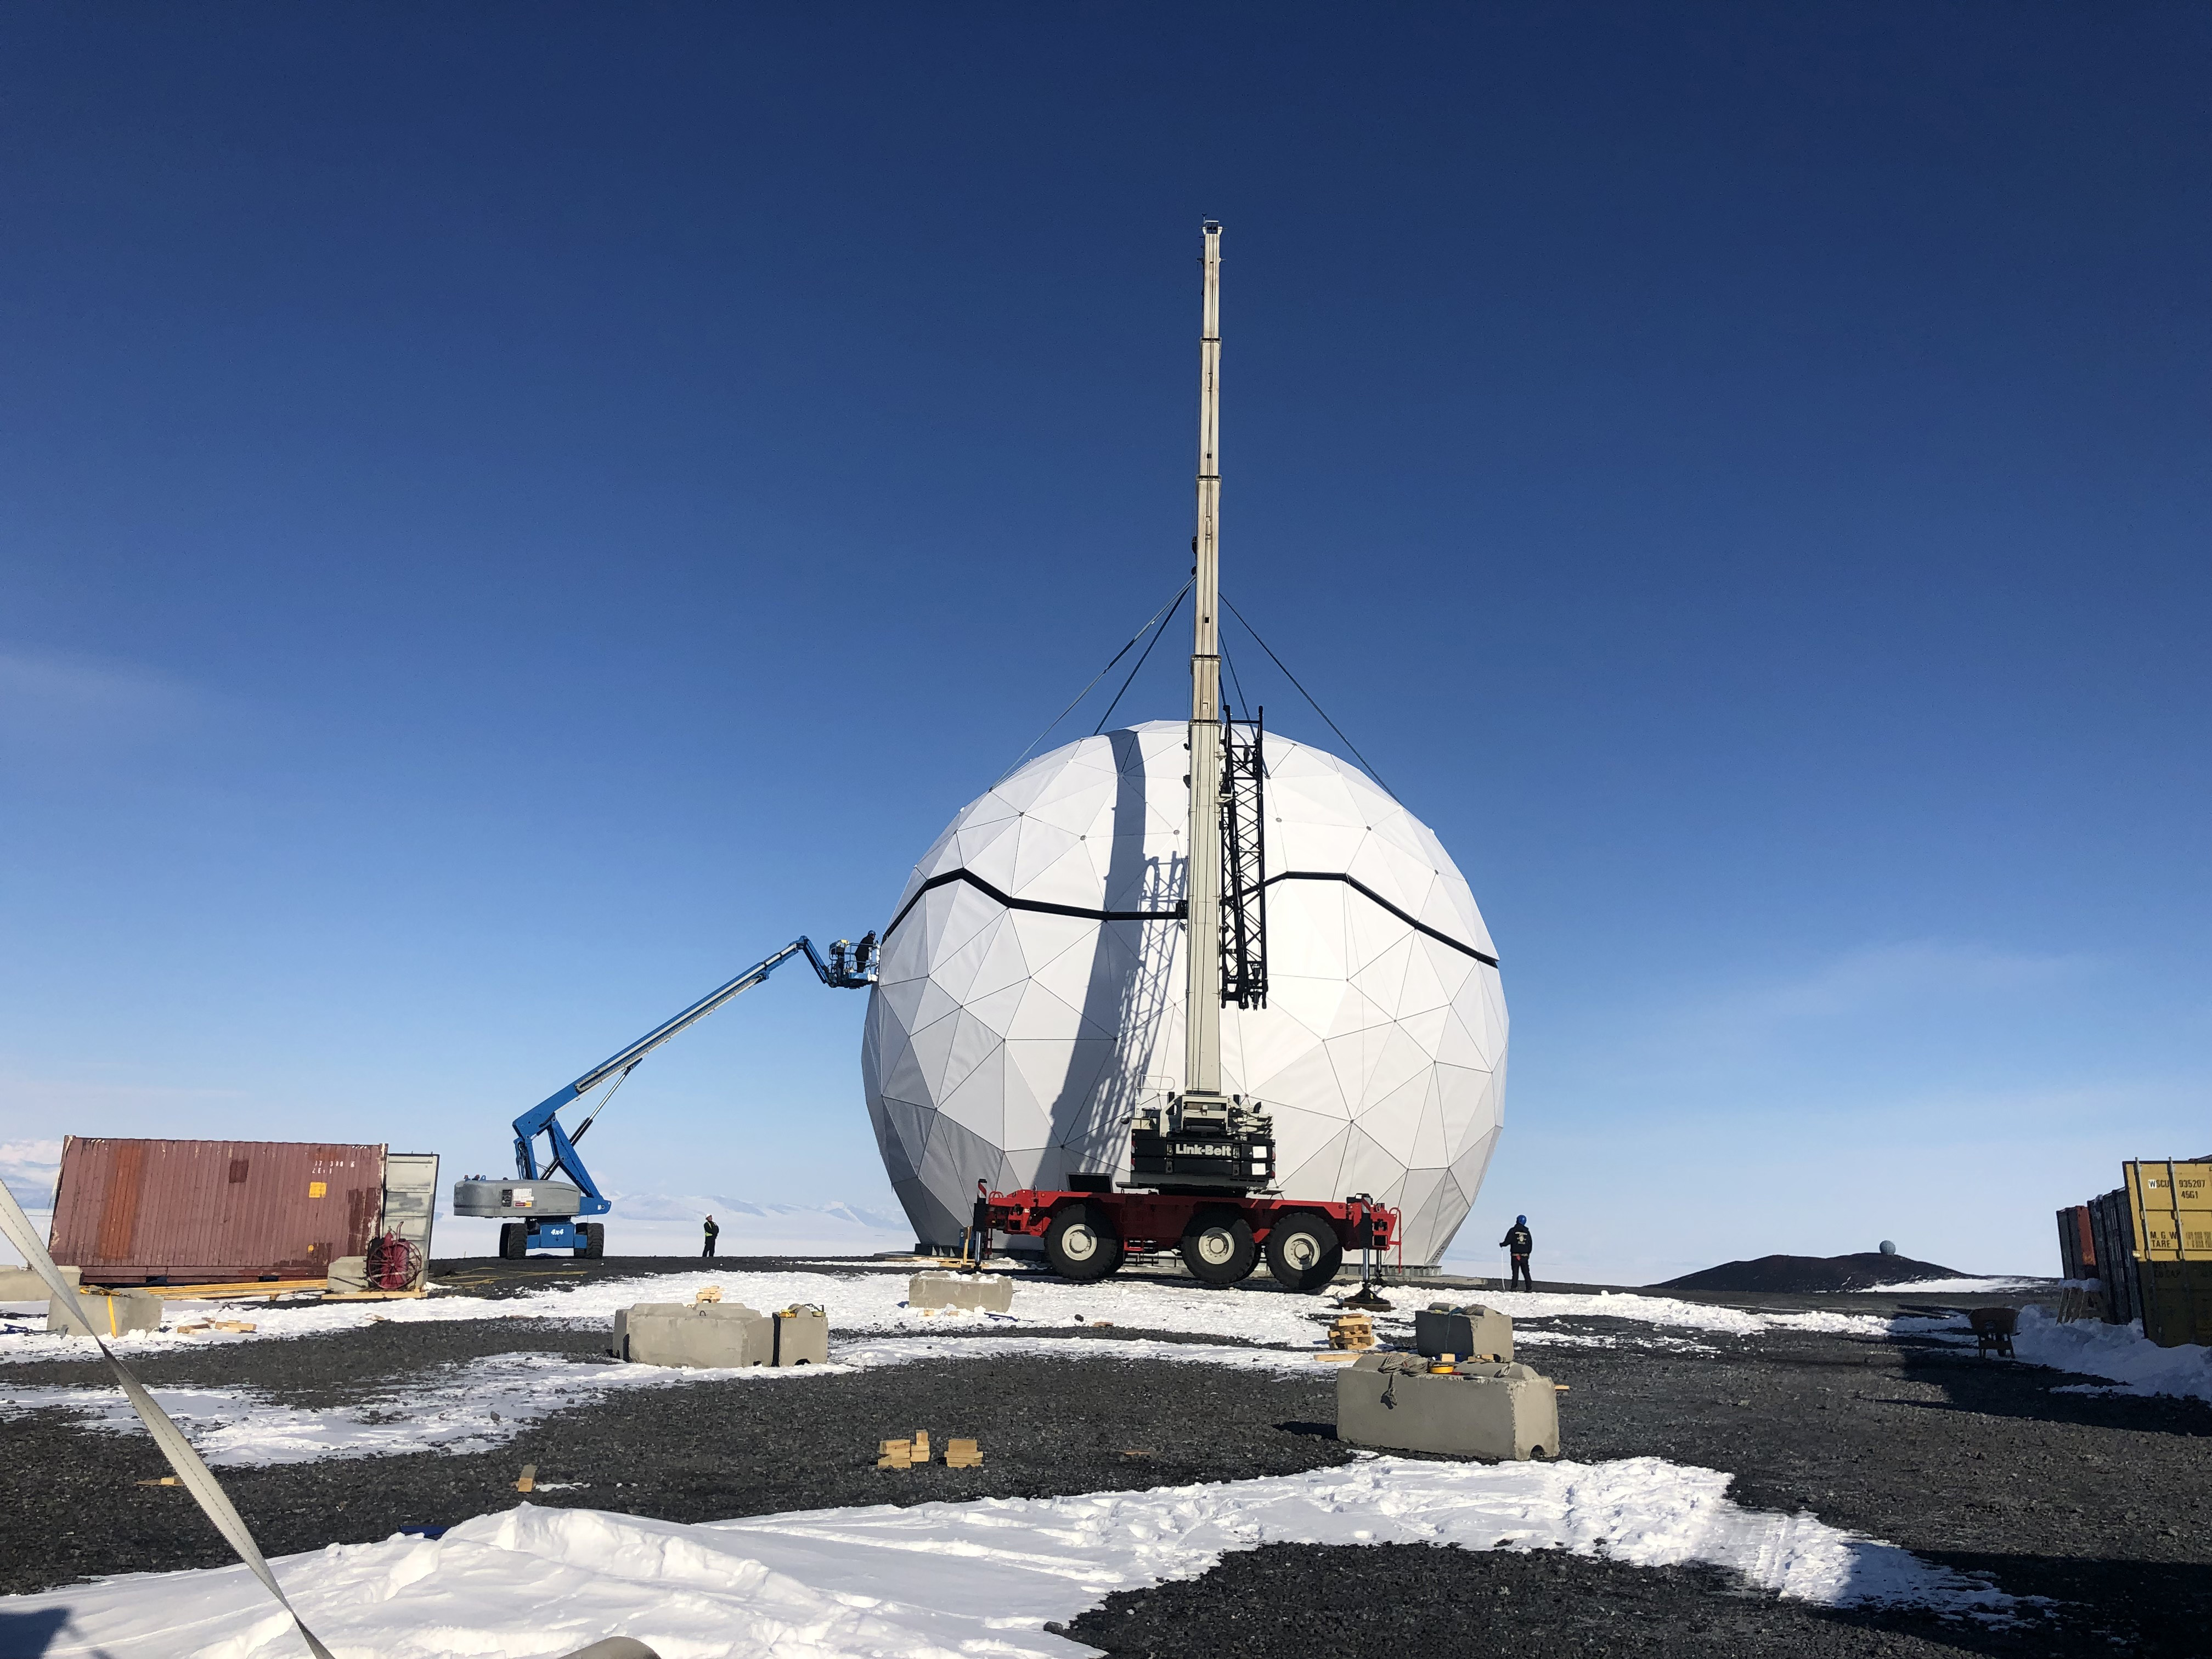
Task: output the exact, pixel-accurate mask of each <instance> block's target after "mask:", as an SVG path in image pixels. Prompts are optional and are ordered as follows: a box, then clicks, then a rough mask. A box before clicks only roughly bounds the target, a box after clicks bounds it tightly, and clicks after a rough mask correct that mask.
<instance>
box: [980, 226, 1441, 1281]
mask: <svg viewBox="0 0 2212 1659" xmlns="http://www.w3.org/2000/svg"><path fill="white" fill-rule="evenodd" d="M1204 235H1205V261H1204V263H1205V271H1206V276H1205V313H1204V315H1205V321H1204V324H1203V327H1202V330H1201V332H1200V341H1199V416H1198V526H1197V532H1198V533H1197V534H1196V535H1194V536H1193V537H1192V538H1191V551H1192V553H1193V554H1194V556H1196V561H1197V562H1196V567H1195V568H1194V570H1193V571H1192V573H1191V574H1192V584H1193V590H1194V600H1195V617H1196V634H1195V636H1194V639H1193V641H1192V645H1191V657H1190V743H1189V747H1190V777H1189V784H1190V835H1189V841H1188V847H1189V851H1190V857H1189V861H1188V865H1187V866H1185V867H1186V869H1187V870H1188V875H1187V877H1186V878H1185V880H1186V884H1187V891H1188V907H1187V912H1186V914H1187V915H1188V924H1187V925H1188V929H1189V931H1188V933H1187V934H1186V936H1185V950H1184V953H1183V954H1184V960H1185V963H1186V964H1187V967H1188V981H1187V984H1186V987H1185V993H1186V999H1187V1000H1186V1002H1185V1006H1184V1019H1183V1042H1184V1047H1183V1090H1182V1093H1181V1094H1180V1095H1177V1096H1175V1097H1172V1098H1170V1101H1169V1102H1168V1103H1167V1105H1166V1106H1165V1107H1164V1108H1163V1109H1158V1110H1156V1111H1152V1112H1141V1113H1139V1114H1137V1115H1135V1116H1134V1117H1133V1119H1132V1120H1131V1123H1130V1134H1129V1165H1130V1178H1129V1180H1128V1182H1127V1183H1125V1184H1124V1186H1123V1187H1122V1188H1121V1190H1119V1191H1116V1190H1115V1183H1114V1181H1113V1177H1112V1176H1110V1175H1079V1176H1070V1177H1069V1178H1068V1180H1069V1186H1068V1187H1067V1188H1066V1189H1061V1190H1054V1191H1041V1190H1036V1189H1034V1188H1024V1189H1023V1190H1021V1191H1019V1192H1014V1193H994V1192H991V1191H988V1190H987V1188H984V1184H983V1183H981V1182H978V1183H977V1185H978V1188H979V1189H980V1190H979V1191H978V1193H977V1194H976V1215H975V1226H974V1228H973V1229H972V1231H974V1232H975V1234H976V1235H978V1237H975V1239H974V1240H972V1241H971V1243H973V1244H974V1246H975V1254H976V1259H977V1260H978V1261H980V1260H981V1257H982V1255H984V1254H986V1253H987V1249H988V1245H989V1241H990V1235H991V1234H992V1233H993V1232H994V1231H995V1232H1008V1233H1018V1234H1022V1235H1024V1236H1026V1237H1041V1238H1042V1240H1043V1241H1044V1256H1045V1261H1046V1262H1047V1264H1048V1266H1050V1267H1051V1268H1052V1270H1053V1271H1054V1273H1058V1274H1060V1277H1062V1278H1063V1279H1076V1280H1088V1279H1103V1278H1104V1277H1105V1276H1106V1275H1107V1274H1108V1273H1112V1272H1114V1271H1115V1269H1116V1268H1118V1267H1121V1264H1122V1261H1124V1260H1125V1259H1126V1257H1127V1253H1128V1252H1129V1251H1131V1250H1166V1249H1176V1250H1179V1251H1180V1252H1181V1254H1182V1260H1183V1265H1184V1266H1185V1267H1188V1269H1189V1270H1190V1273H1191V1276H1192V1277H1193V1278H1194V1279H1198V1280H1200V1282H1201V1283H1204V1284H1209V1285H1234V1284H1236V1283H1237V1282H1238V1281H1239V1280H1241V1279H1243V1278H1245V1277H1246V1276H1247V1275H1248V1274H1249V1273H1251V1271H1252V1269H1253V1267H1255V1265H1256V1263H1257V1262H1258V1261H1259V1260H1260V1257H1261V1255H1262V1253H1264V1254H1265V1255H1266V1258H1267V1271H1268V1272H1269V1273H1271V1274H1273V1277H1274V1279H1275V1280H1276V1282H1277V1283H1279V1284H1280V1285H1283V1286H1284V1287H1285V1288H1286V1289H1289V1290H1294V1291H1318V1290H1320V1289H1321V1288H1322V1286H1323V1285H1327V1284H1328V1282H1329V1281H1330V1280H1331V1279H1334V1277H1335V1276H1336V1271H1337V1268H1338V1267H1340V1265H1341V1264H1342V1262H1343V1261H1344V1254H1345V1252H1346V1250H1351V1249H1360V1250H1369V1251H1373V1250H1384V1249H1389V1248H1390V1247H1391V1246H1392V1245H1394V1244H1399V1243H1402V1240H1401V1232H1400V1218H1399V1214H1398V1212H1397V1211H1395V1209H1392V1208H1390V1207H1389V1206H1387V1205H1382V1204H1377V1203H1376V1201H1375V1200H1373V1199H1372V1198H1371V1197H1369V1196H1368V1195H1366V1194H1354V1195H1353V1196H1352V1197H1349V1198H1346V1199H1343V1200H1337V1201H1328V1202H1316V1201H1314V1200H1288V1199H1284V1198H1281V1197H1279V1196H1277V1195H1276V1194H1274V1192H1273V1190H1272V1189H1273V1186H1274V1178H1275V1132H1274V1127H1273V1121H1271V1120H1270V1119H1269V1117H1268V1116H1267V1111H1266V1109H1265V1107H1264V1105H1263V1104H1262V1103H1261V1102H1260V1101H1257V1100H1250V1101H1248V1100H1246V1099H1245V1098H1244V1097H1243V1096H1242V1095H1226V1094H1224V1093H1223V1092H1222V1091H1221V1011H1222V1009H1223V1008H1224V1007H1225V1006H1227V1005H1228V1004H1230V1003H1231V1002H1234V1003H1236V1004H1237V1006H1240V1007H1245V1008H1264V1007H1266V1006H1267V872H1266V869H1265V865H1266V854H1265V848H1264V844H1263V841H1262V826H1263V824H1264V823H1265V814H1264V813H1263V812H1262V811H1261V805H1262V797H1261V791H1262V790H1263V789H1264V787H1265V775H1266V765H1265V762H1264V757H1263V751H1262V742H1261V737H1262V734H1261V727H1260V723H1259V721H1258V720H1252V721H1249V722H1246V721H1240V720H1231V718H1230V714H1229V711H1228V710H1227V709H1226V708H1225V707H1224V705H1223V703H1222V700H1221V641H1220V628H1219V624H1218V621H1217V619H1216V616H1215V612H1216V611H1217V610H1218V600H1219V597H1220V580H1221V559H1220V544H1219V540H1218V531H1219V527H1220V526H1219V519H1220V507H1221V468H1220V459H1219V453H1218V451H1219V436H1220V424H1221V226H1220V225H1219V224H1218V222H1214V221H1212V220H1208V221H1207V222H1206V226H1205V229H1204Z"/></svg>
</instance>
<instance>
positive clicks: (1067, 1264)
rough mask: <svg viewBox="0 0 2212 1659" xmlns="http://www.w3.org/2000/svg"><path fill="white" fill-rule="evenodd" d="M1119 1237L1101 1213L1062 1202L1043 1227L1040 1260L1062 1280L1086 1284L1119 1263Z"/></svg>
mask: <svg viewBox="0 0 2212 1659" xmlns="http://www.w3.org/2000/svg"><path fill="white" fill-rule="evenodd" d="M1123 1254H1124V1252H1123V1250H1122V1247H1121V1235H1120V1234H1119V1233H1117V1232H1115V1231H1114V1224H1113V1223H1112V1222H1111V1221H1109V1219H1107V1218H1106V1216H1105V1214H1104V1212H1103V1211H1100V1210H1098V1209H1096V1208H1094V1207H1093V1206H1091V1205H1088V1204H1065V1205H1062V1206H1060V1208H1059V1209H1057V1210H1055V1211H1054V1212H1053V1215H1052V1220H1051V1222H1050V1223H1049V1224H1048V1225H1047V1226H1046V1228H1045V1230H1044V1259H1045V1262H1046V1264H1047V1265H1048V1267H1051V1269H1052V1270H1053V1272H1054V1273H1058V1274H1059V1275H1060V1277H1061V1278H1062V1279H1073V1280H1074V1281H1075V1282H1076V1283H1077V1284H1079V1285H1087V1284H1089V1283H1090V1282H1091V1280H1093V1279H1103V1278H1105V1277H1106V1275H1107V1274H1109V1273H1112V1272H1113V1271H1114V1270H1115V1268H1117V1267H1120V1266H1121V1259H1122V1256H1123Z"/></svg>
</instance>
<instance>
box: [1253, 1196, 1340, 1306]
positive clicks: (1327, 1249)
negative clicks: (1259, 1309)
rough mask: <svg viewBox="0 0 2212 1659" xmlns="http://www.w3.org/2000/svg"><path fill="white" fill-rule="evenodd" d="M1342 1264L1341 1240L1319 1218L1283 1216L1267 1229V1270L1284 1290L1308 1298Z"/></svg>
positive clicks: (1332, 1228)
mask: <svg viewBox="0 0 2212 1659" xmlns="http://www.w3.org/2000/svg"><path fill="white" fill-rule="evenodd" d="M1343 1265H1344V1241H1343V1240H1341V1239H1340V1238H1339V1237H1337V1236H1336V1229H1335V1228H1334V1227H1332V1226H1330V1225H1328V1220H1327V1219H1326V1218H1323V1217H1322V1216H1317V1215H1314V1214H1311V1213H1310V1212H1309V1213H1306V1214H1302V1215H1286V1216H1285V1217H1284V1218H1282V1219H1281V1220H1280V1221H1278V1222H1277V1223H1276V1224H1275V1225H1273V1227H1271V1228H1269V1229H1268V1230H1267V1271H1268V1272H1269V1273H1272V1274H1273V1276H1274V1279H1275V1283H1277V1284H1278V1285H1281V1286H1282V1287H1283V1288H1284V1289H1285V1290H1286V1291H1298V1292H1300V1293H1301V1294H1304V1295H1311V1294H1312V1293H1313V1292H1314V1291H1318V1290H1320V1289H1322V1287H1323V1286H1324V1285H1328V1283H1329V1282H1330V1281H1331V1280H1332V1279H1334V1278H1335V1277H1336V1270H1337V1269H1338V1268H1339V1267H1342V1266H1343Z"/></svg>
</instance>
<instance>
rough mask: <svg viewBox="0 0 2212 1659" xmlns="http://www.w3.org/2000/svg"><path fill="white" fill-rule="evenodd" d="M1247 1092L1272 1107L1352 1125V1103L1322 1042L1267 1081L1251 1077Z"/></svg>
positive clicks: (1272, 1074)
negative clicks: (1293, 1110)
mask: <svg viewBox="0 0 2212 1659" xmlns="http://www.w3.org/2000/svg"><path fill="white" fill-rule="evenodd" d="M1243 1082H1244V1086H1245V1088H1246V1090H1247V1091H1249V1092H1251V1093H1253V1094H1256V1095H1258V1096H1259V1097H1260V1098H1261V1099H1262V1100H1264V1101H1266V1102H1267V1103H1269V1104H1270V1105H1281V1106H1296V1107H1297V1108H1298V1109H1300V1110H1302V1111H1309V1112H1318V1113H1320V1114H1322V1115H1323V1116H1325V1117H1335V1118H1340V1119H1342V1120H1344V1121H1346V1122H1349V1121H1351V1118H1352V1098H1351V1097H1349V1096H1347V1095H1346V1093H1345V1091H1344V1085H1343V1083H1342V1080H1341V1079H1339V1078H1338V1076H1337V1074H1336V1067H1335V1066H1332V1065H1330V1064H1329V1058H1328V1049H1326V1048H1323V1047H1322V1045H1321V1044H1320V1043H1319V1042H1316V1043H1314V1044H1313V1045H1312V1046H1311V1047H1310V1048H1305V1049H1304V1050H1302V1051H1300V1052H1298V1053H1297V1054H1294V1055H1293V1056H1292V1057H1291V1060H1290V1061H1289V1063H1288V1064H1286V1065H1285V1066H1282V1067H1280V1068H1279V1070H1277V1071H1274V1072H1273V1073H1268V1074H1267V1075H1266V1076H1264V1077H1254V1076H1251V1075H1249V1074H1248V1075H1247V1076H1246V1077H1245V1078H1244V1079H1243Z"/></svg>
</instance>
